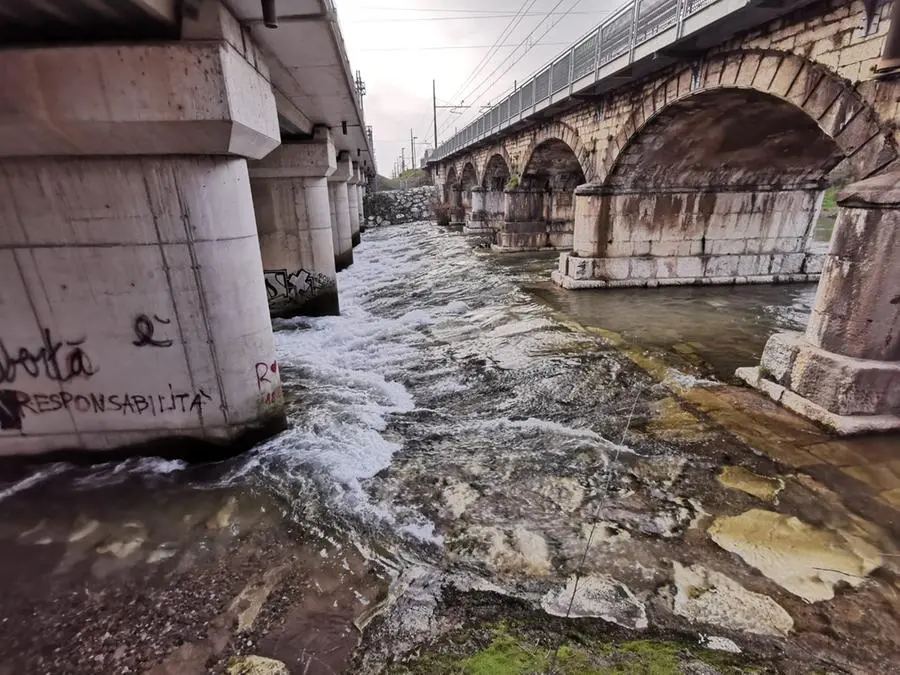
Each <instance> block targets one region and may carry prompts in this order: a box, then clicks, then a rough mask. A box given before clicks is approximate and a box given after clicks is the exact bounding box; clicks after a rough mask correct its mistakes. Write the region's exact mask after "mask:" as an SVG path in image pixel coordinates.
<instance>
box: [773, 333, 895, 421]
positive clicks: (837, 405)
mask: <svg viewBox="0 0 900 675" xmlns="http://www.w3.org/2000/svg"><path fill="white" fill-rule="evenodd" d="M791 389H792V390H793V391H795V392H796V393H797V394H799V395H800V396H803V397H805V398H808V399H810V400H812V401H814V402H815V403H817V404H818V405H820V406H822V407H823V408H826V409H827V410H830V411H831V412H833V413H837V414H839V415H879V414H885V413H891V414H900V363H896V362H893V363H889V362H885V361H868V360H864V359H854V358H851V357H849V356H841V355H839V354H834V353H832V352H828V351H825V350H823V349H817V348H815V347H813V346H811V345H803V346H801V348H800V349H799V350H798V353H797V357H796V358H795V360H794V364H793V369H792V370H791Z"/></svg>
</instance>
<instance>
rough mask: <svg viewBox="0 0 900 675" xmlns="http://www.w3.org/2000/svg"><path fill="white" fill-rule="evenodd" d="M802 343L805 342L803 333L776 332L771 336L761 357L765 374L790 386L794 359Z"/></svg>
mask: <svg viewBox="0 0 900 675" xmlns="http://www.w3.org/2000/svg"><path fill="white" fill-rule="evenodd" d="M801 344H803V334H802V333H795V332H785V333H775V334H774V335H773V336H772V337H770V338H769V340H768V341H767V342H766V346H765V348H764V349H763V353H762V357H761V358H760V364H761V365H762V368H763V370H764V373H765V375H766V376H767V377H769V378H770V379H772V380H774V381H775V382H778V383H779V384H781V385H784V386H785V387H790V386H791V371H792V370H793V368H794V359H796V358H797V353H798V352H799V351H800V345H801Z"/></svg>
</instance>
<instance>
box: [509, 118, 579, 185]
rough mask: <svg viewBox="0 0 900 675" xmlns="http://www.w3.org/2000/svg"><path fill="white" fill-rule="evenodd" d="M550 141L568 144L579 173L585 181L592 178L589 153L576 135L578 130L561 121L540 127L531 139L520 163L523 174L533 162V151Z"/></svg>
mask: <svg viewBox="0 0 900 675" xmlns="http://www.w3.org/2000/svg"><path fill="white" fill-rule="evenodd" d="M551 141H556V142H558V143H562V144H564V145H566V146H568V148H569V149H570V150H571V151H572V154H573V155H574V157H575V159H576V161H577V162H578V165H579V167H580V169H581V173H582V174H583V175H584V177H585V179H586V180H587V181H592V180H594V174H595V171H594V162H593V157H592V155H591V153H590V152H588V151H587V149H586V148H585V147H584V144H583V143H582V142H581V138H580V137H579V136H578V132H577V131H575V130H574V129H573V128H572V127H570V126H569V125H567V124H564V123H562V122H554V123H552V124H548V125H546V126H543V127H541V128H540V129H539V130H538V131H537V133H536V134H535V135H534V137H533V138H532V139H531V142H530V143H529V144H528V148H527V149H526V150H525V152H524V155H523V161H522V163H521V169H520V170H521V172H522V174H523V175H524V174H525V173H526V171H527V170H528V167H529V165H530V164H532V163H533V159H534V153H535V151H536V150H538V149H539V148H541V147H542V146H545V144H547V143H548V142H551ZM545 147H546V146H545Z"/></svg>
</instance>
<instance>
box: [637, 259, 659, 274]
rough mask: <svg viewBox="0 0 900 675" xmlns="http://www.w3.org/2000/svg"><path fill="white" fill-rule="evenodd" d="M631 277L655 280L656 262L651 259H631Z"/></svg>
mask: <svg viewBox="0 0 900 675" xmlns="http://www.w3.org/2000/svg"><path fill="white" fill-rule="evenodd" d="M631 276H632V277H633V278H635V279H655V278H656V260H654V259H653V258H632V259H631Z"/></svg>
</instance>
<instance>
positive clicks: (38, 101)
mask: <svg viewBox="0 0 900 675" xmlns="http://www.w3.org/2000/svg"><path fill="white" fill-rule="evenodd" d="M257 68H259V69H260V70H257ZM266 78H267V73H266V72H265V68H264V66H256V67H254V66H251V65H250V64H249V63H247V61H245V60H244V57H243V56H242V55H241V54H240V53H239V52H237V51H236V50H235V48H234V47H233V46H232V45H231V44H229V43H227V42H224V41H217V40H209V41H205V42H202V43H190V42H186V43H154V44H146V45H130V46H129V45H103V46H71V47H48V48H30V49H22V50H19V49H6V50H3V51H2V52H0V81H2V82H3V86H2V87H0V128H2V129H3V133H0V307H2V308H3V309H2V316H3V322H2V326H0V343H2V344H0V455H15V454H37V453H47V452H51V451H64V450H77V451H103V450H121V451H126V452H135V453H146V452H159V451H165V452H167V453H172V452H173V451H183V452H185V453H186V454H187V453H190V452H192V451H194V450H195V449H197V448H206V449H204V450H203V452H204V453H206V456H213V457H214V456H216V454H219V453H221V452H222V450H214V449H210V448H208V447H207V446H205V445H203V446H197V445H192V446H183V445H179V444H180V443H181V442H182V441H186V440H194V441H197V440H199V441H204V442H209V443H215V444H217V445H221V444H226V443H237V444H241V445H242V444H244V443H246V442H249V441H250V440H252V439H254V438H259V437H260V436H261V435H265V434H267V433H271V432H272V431H273V430H275V429H277V428H281V427H282V426H283V425H284V411H283V403H282V398H281V383H280V378H279V371H278V364H277V363H276V361H275V349H274V341H273V337H272V329H271V322H270V320H269V314H268V311H267V308H266V294H265V287H264V283H263V274H262V264H261V260H260V253H259V246H258V244H257V240H256V223H255V220H254V216H253V204H252V200H251V195H250V186H249V178H248V175H247V164H246V161H245V159H244V157H262V156H264V155H266V154H267V153H268V152H270V151H272V150H273V149H274V148H275V147H276V146H277V145H278V142H279V130H278V117H277V112H276V107H275V99H274V96H273V93H272V89H271V86H270V85H269V83H268V81H267V79H266Z"/></svg>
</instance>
